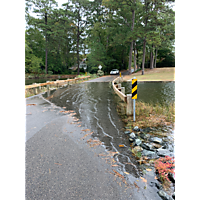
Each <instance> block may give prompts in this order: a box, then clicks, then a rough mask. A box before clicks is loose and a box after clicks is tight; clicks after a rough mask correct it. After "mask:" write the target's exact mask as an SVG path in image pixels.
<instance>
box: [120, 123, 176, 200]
mask: <svg viewBox="0 0 200 200" xmlns="http://www.w3.org/2000/svg"><path fill="white" fill-rule="evenodd" d="M156 131H158V128H152V127H151V128H150V127H147V128H143V129H141V128H139V127H138V126H135V127H134V128H133V129H132V130H131V129H130V128H129V127H125V131H124V134H125V135H126V136H127V139H128V140H129V142H130V147H131V151H132V153H133V155H134V156H135V157H136V159H137V160H138V162H139V164H140V165H141V166H142V165H144V167H145V166H146V167H151V168H153V171H154V173H155V176H156V177H157V179H158V181H159V182H160V184H158V183H154V182H151V184H150V185H151V186H152V187H153V186H156V187H157V188H158V189H159V191H158V194H159V196H160V197H161V198H162V199H164V200H172V199H175V175H174V174H173V173H167V179H168V180H169V182H168V186H167V187H166V184H165V182H163V180H161V178H160V176H159V173H158V171H157V169H156V168H155V161H156V160H158V159H159V158H173V159H174V157H175V156H174V141H173V137H172V136H165V137H161V136H157V135H156ZM159 131H160V130H159ZM165 131H166V132H167V131H168V132H169V130H167V129H165ZM172 132H173V131H172ZM155 135H156V136H155ZM173 168H174V167H173Z"/></svg>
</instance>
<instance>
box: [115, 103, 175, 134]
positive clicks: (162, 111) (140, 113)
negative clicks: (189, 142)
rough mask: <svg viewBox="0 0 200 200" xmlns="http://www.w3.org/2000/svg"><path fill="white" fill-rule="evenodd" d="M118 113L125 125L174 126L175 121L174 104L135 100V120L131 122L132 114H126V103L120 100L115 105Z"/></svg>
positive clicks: (144, 126)
mask: <svg viewBox="0 0 200 200" xmlns="http://www.w3.org/2000/svg"><path fill="white" fill-rule="evenodd" d="M117 110H118V113H119V114H120V115H121V117H122V121H124V122H125V124H126V126H127V127H134V126H138V127H140V128H146V127H164V126H172V128H173V127H174V122H175V104H170V105H163V104H155V105H153V104H151V103H145V102H142V101H136V113H135V115H136V122H133V116H132V115H131V116H127V115H126V104H125V103H122V102H120V103H119V104H118V106H117ZM162 134H163V133H162Z"/></svg>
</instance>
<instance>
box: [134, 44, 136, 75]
mask: <svg viewBox="0 0 200 200" xmlns="http://www.w3.org/2000/svg"><path fill="white" fill-rule="evenodd" d="M135 71H136V44H135V41H134V72H135Z"/></svg>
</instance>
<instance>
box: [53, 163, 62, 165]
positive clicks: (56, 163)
mask: <svg viewBox="0 0 200 200" xmlns="http://www.w3.org/2000/svg"><path fill="white" fill-rule="evenodd" d="M54 164H55V165H62V164H60V163H54Z"/></svg>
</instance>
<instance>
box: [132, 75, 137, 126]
mask: <svg viewBox="0 0 200 200" xmlns="http://www.w3.org/2000/svg"><path fill="white" fill-rule="evenodd" d="M132 99H133V121H134V122H135V100H136V99H137V79H136V78H135V77H134V78H133V79H132Z"/></svg>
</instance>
